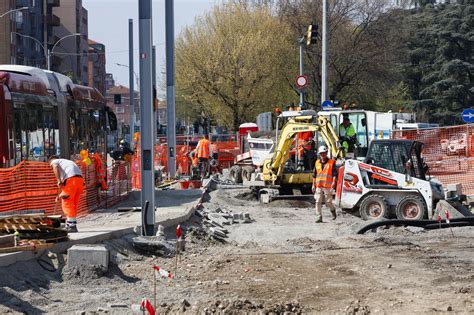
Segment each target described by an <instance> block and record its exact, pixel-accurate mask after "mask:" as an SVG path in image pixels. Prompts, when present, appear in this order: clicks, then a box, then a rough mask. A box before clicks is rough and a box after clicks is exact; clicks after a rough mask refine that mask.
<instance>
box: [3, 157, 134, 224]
mask: <svg viewBox="0 0 474 315" xmlns="http://www.w3.org/2000/svg"><path fill="white" fill-rule="evenodd" d="M91 161H92V163H91V164H90V165H89V166H86V165H85V164H84V163H82V162H77V163H78V165H79V167H80V168H81V171H82V174H83V175H84V181H85V184H86V189H85V190H84V192H83V194H82V195H81V198H80V200H79V209H78V216H79V217H81V216H84V215H86V214H87V213H89V212H90V211H92V210H96V209H98V208H101V207H109V206H111V205H114V204H116V203H117V202H119V201H120V200H123V199H124V198H125V197H126V195H127V193H128V192H129V191H130V190H131V178H130V176H129V165H128V163H126V162H123V163H118V165H114V166H112V167H110V168H109V169H108V174H109V176H107V177H108V178H107V179H108V187H109V189H108V190H107V191H100V190H99V187H98V183H97V176H96V172H95V160H94V159H91ZM114 170H115V171H114ZM112 175H115V177H113V176H112ZM57 194H58V186H57V185H56V178H55V176H54V173H53V171H52V169H51V168H50V166H49V164H48V163H45V162H33V161H23V162H21V163H20V164H18V165H17V166H15V167H12V168H0V212H5V211H19V210H45V211H46V213H47V214H53V211H54V209H55V204H56V202H55V199H56V196H57ZM61 213H62V208H61V202H60V201H59V202H58V203H57V205H56V214H61Z"/></svg>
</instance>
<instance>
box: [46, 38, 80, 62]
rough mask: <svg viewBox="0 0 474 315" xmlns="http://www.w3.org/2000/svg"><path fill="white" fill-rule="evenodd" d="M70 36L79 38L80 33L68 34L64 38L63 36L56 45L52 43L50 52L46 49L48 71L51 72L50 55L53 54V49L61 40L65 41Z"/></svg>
mask: <svg viewBox="0 0 474 315" xmlns="http://www.w3.org/2000/svg"><path fill="white" fill-rule="evenodd" d="M72 36H81V33H74V34H69V35H66V36H63V37H61V38H60V39H58V41H57V42H56V43H54V45H53V47H52V48H51V50H49V49H48V53H47V55H46V58H47V68H48V70H51V55H52V54H53V50H54V48H55V47H56V45H57V44H59V42H60V41H62V40H63V39H66V38H68V37H72Z"/></svg>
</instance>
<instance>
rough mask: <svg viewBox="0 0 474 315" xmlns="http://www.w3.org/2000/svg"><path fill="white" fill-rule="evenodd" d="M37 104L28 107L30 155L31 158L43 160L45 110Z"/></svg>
mask: <svg viewBox="0 0 474 315" xmlns="http://www.w3.org/2000/svg"><path fill="white" fill-rule="evenodd" d="M36 107H37V106H35V105H31V106H28V107H27V112H28V129H27V131H28V135H27V138H28V140H27V141H28V149H29V151H28V157H29V159H31V160H43V158H44V156H45V152H44V139H45V138H44V130H43V124H44V120H43V111H42V110H41V109H37V108H36Z"/></svg>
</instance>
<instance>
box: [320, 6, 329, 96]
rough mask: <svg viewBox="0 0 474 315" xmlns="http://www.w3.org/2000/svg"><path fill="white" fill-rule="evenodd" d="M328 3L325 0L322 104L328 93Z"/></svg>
mask: <svg viewBox="0 0 474 315" xmlns="http://www.w3.org/2000/svg"><path fill="white" fill-rule="evenodd" d="M327 17H328V3H327V0H323V38H322V40H323V43H322V60H321V104H322V103H323V102H324V101H325V100H327V91H328V87H327V85H328V65H327V53H328V34H327V32H328V20H327Z"/></svg>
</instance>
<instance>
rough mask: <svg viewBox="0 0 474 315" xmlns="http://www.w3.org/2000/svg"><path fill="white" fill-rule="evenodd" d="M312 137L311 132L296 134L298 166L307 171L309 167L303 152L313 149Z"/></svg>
mask: <svg viewBox="0 0 474 315" xmlns="http://www.w3.org/2000/svg"><path fill="white" fill-rule="evenodd" d="M313 136H314V133H313V132H311V131H305V132H300V133H298V166H299V167H300V168H302V169H309V165H308V163H307V162H306V161H305V152H307V151H311V150H312V149H313V143H314V142H313V141H312V140H313ZM313 161H314V159H313ZM305 162H306V163H305ZM311 164H312V163H311Z"/></svg>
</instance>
